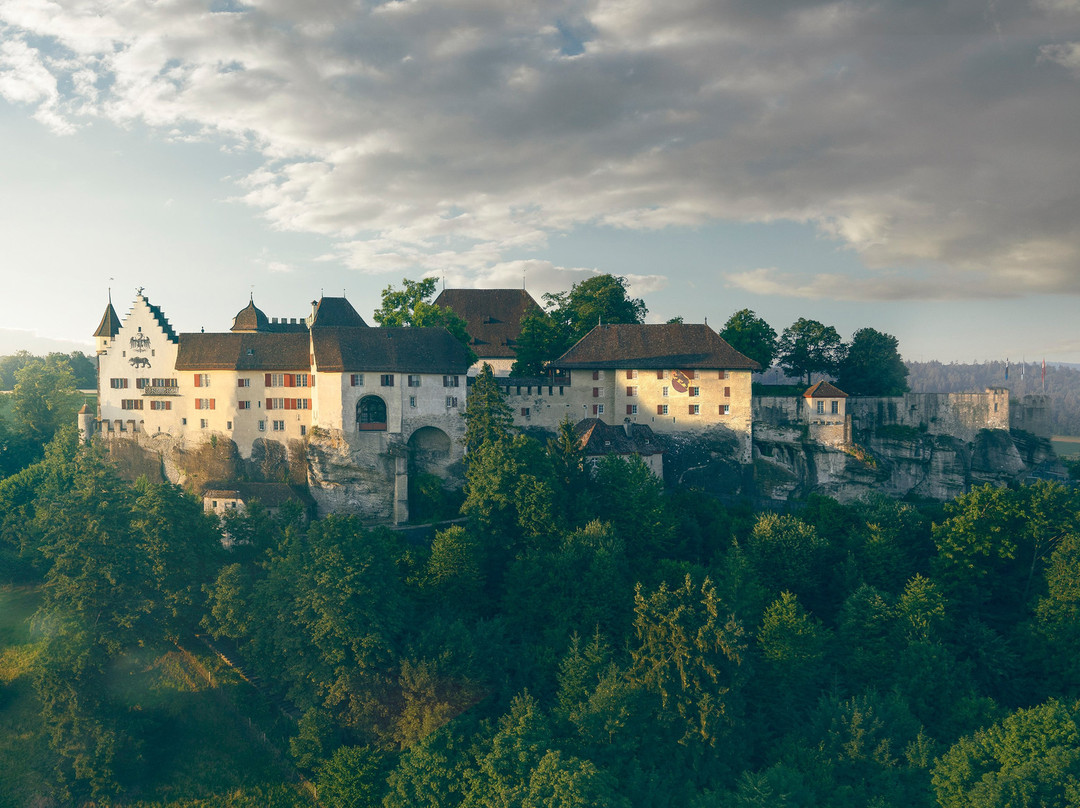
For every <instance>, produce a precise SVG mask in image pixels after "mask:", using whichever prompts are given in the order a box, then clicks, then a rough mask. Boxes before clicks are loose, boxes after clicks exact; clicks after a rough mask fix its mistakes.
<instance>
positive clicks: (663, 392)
mask: <svg viewBox="0 0 1080 808" xmlns="http://www.w3.org/2000/svg"><path fill="white" fill-rule="evenodd" d="M667 394H668V389H667V386H666V385H665V387H664V389H663V391H662V392H661V393H660V395H662V396H663V397H664V398H667Z"/></svg>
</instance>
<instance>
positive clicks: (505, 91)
mask: <svg viewBox="0 0 1080 808" xmlns="http://www.w3.org/2000/svg"><path fill="white" fill-rule="evenodd" d="M213 8H216V9H218V8H219V9H222V10H221V11H208V10H207V7H206V5H205V4H204V3H200V2H195V0H168V1H167V2H158V3H152V4H141V3H102V2H99V0H50V1H49V2H41V3H36V4H30V3H26V2H23V0H0V27H2V28H3V32H4V33H5V34H6V36H5V42H4V45H3V49H2V50H0V95H3V96H4V97H5V98H6V99H8V100H9V101H11V102H13V103H19V104H25V105H27V106H31V107H33V108H34V109H35V114H36V115H37V117H38V118H39V119H40V120H42V122H43V123H44V124H45V125H47V126H50V127H51V128H53V129H54V130H55V131H70V129H71V128H73V127H75V126H77V125H80V123H81V122H82V121H84V120H86V119H88V118H91V117H104V118H107V119H110V120H112V121H114V122H117V123H119V124H122V125H129V124H131V123H133V122H139V123H143V124H146V125H149V126H151V127H156V128H157V129H158V130H159V131H160V133H161V135H162V136H163V137H165V138H170V139H176V140H190V139H211V138H212V139H217V140H223V141H224V142H225V143H226V144H227V145H228V147H229V148H246V149H251V150H254V151H256V152H257V153H259V154H260V155H262V157H263V163H262V165H261V166H260V167H259V168H258V170H256V171H253V172H252V173H251V174H250V175H249V176H248V177H247V178H246V179H244V180H243V181H242V182H241V183H239V185H238V196H237V199H240V200H243V202H245V203H246V204H249V205H252V206H253V207H255V208H257V209H258V210H260V211H262V213H263V214H264V215H265V216H266V217H267V219H268V220H269V221H270V222H271V223H272V225H273V226H274V227H277V228H280V229H283V230H295V231H302V232H312V233H319V234H323V235H326V236H329V237H330V238H332V239H333V240H334V242H335V250H334V252H333V253H332V256H333V257H334V258H336V259H337V260H340V261H343V262H344V263H345V264H346V265H348V266H351V267H354V268H356V269H357V270H360V271H365V272H383V273H385V272H392V273H397V272H406V271H413V270H415V269H419V270H420V271H425V272H429V273H441V272H443V271H446V272H447V273H452V274H455V276H456V277H460V278H461V279H463V281H467V280H470V281H474V282H478V281H479V279H481V278H495V277H502V276H503V275H507V276H509V274H510V273H512V272H513V268H514V267H515V266H516V264H515V261H518V260H520V259H522V257H523V256H533V255H536V254H538V253H539V252H540V251H542V250H543V248H544V247H545V246H546V244H547V241H548V239H549V238H550V236H551V235H552V234H556V233H561V232H566V231H569V230H572V229H573V228H575V227H579V226H583V225H603V226H607V227H615V228H624V229H633V230H652V229H660V228H665V227H694V226H698V225H701V224H704V223H707V222H709V221H712V220H717V219H724V220H732V221H746V222H771V221H778V220H791V221H795V222H803V223H812V224H813V225H815V226H816V227H818V228H819V230H820V232H821V233H822V235H823V237H826V238H830V239H834V240H835V241H836V242H837V244H838V245H839V246H842V247H845V248H848V249H850V250H852V251H854V252H855V253H856V254H857V255H858V257H859V259H860V260H861V262H862V263H863V265H864V266H865V267H867V268H868V271H867V274H866V276H865V277H863V278H861V279H857V280H856V282H852V280H851V279H850V278H846V277H845V278H841V277H839V276H830V275H820V276H817V277H815V278H808V279H801V280H800V279H797V278H794V277H792V276H791V275H790V273H789V274H788V275H782V274H780V273H773V274H771V275H770V274H767V273H766V274H762V273H763V272H764V271H762V270H758V271H756V273H744V274H742V275H736V276H732V277H731V278H730V279H729V281H730V282H731V283H733V284H735V285H741V288H750V287H754V288H757V289H761V290H766V289H767V290H771V291H770V292H768V293H770V294H781V293H788V294H790V293H791V289H792V288H794V289H797V290H800V291H799V294H801V295H804V296H811V295H825V294H829V295H839V296H842V297H846V298H849V299H850V298H852V297H853V296H854V297H857V298H858V299H869V298H874V297H894V296H901V297H905V298H908V299H916V298H918V299H922V298H923V297H930V298H951V297H953V296H957V297H978V296H985V295H991V296H994V295H1006V294H1023V293H1024V290H1031V291H1039V292H1061V293H1067V294H1075V293H1077V292H1078V291H1080V289H1078V283H1077V278H1078V277H1080V192H1078V191H1077V190H1076V189H1077V188H1080V151H1078V150H1077V149H1076V147H1075V132H1076V131H1078V130H1080V105H1077V104H1076V103H1075V98H1076V92H1077V90H1078V85H1077V82H1078V80H1080V56H1078V55H1077V54H1078V51H1077V47H1078V46H1077V44H1076V43H1077V42H1080V14H1078V13H1077V4H1076V3H1075V2H1073V0H1032V2H1029V3H1025V2H1015V3H1009V4H1006V3H993V2H992V3H988V2H986V0H957V2H953V3H948V4H938V3H918V4H916V3H911V2H907V0H882V2H876V3H857V2H856V3H852V2H841V1H840V0H798V1H797V2H794V1H793V2H789V3H781V4H776V3H759V2H752V0H674V1H673V2H671V3H663V4H658V3H655V2H650V1H649V0H552V1H551V2H546V3H540V4H534V3H514V2H510V0H446V1H445V2H439V3H429V2H421V0H415V1H413V0H400V1H398V2H388V3H376V2H370V3H363V2H361V3H352V2H345V0H328V2H321V3H318V4H314V5H313V4H310V3H303V2H299V0H257V2H251V3H246V4H243V5H240V4H228V5H225V4H216V5H214V6H213ZM927 32H933V33H927ZM28 42H33V43H34V47H31V46H30V45H28V44H27V43H28ZM545 271H550V272H554V271H555V270H554V269H551V270H545ZM559 271H563V270H559ZM565 271H566V272H570V273H572V272H574V271H577V270H565ZM541 276H542V275H541ZM543 277H546V276H543ZM553 277H554V276H553ZM566 277H570V275H567V276H566ZM642 283H644V282H642ZM637 285H638V282H635V288H637ZM641 288H642V289H643V290H644V289H646V288H647V287H646V286H641ZM785 290H787V291H785ZM827 290H832V291H827Z"/></svg>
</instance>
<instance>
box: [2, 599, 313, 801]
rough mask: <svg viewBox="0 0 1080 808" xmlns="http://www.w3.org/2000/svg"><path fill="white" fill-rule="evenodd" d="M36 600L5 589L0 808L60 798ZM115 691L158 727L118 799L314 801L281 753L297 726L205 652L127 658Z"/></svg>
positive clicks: (120, 663)
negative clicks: (40, 670)
mask: <svg viewBox="0 0 1080 808" xmlns="http://www.w3.org/2000/svg"><path fill="white" fill-rule="evenodd" d="M39 602H40V595H39V592H38V591H37V590H36V589H34V588H30V587H25V588H13V587H0V808H25V806H28V805H51V804H54V803H52V802H51V801H50V798H51V797H52V796H53V793H54V780H55V774H54V771H55V762H56V760H55V757H54V756H53V753H52V752H51V750H50V749H49V744H48V738H47V737H46V735H45V730H44V727H43V726H42V723H41V719H40V716H39V712H38V703H37V697H36V695H35V694H34V690H33V686H32V682H31V668H32V666H33V664H34V659H35V657H36V655H37V654H38V652H39V651H40V643H39V642H35V640H34V637H33V636H32V635H31V631H30V623H29V618H30V616H31V615H32V614H33V613H34V611H35V610H36V609H37V607H38V604H39ZM112 692H113V694H114V697H115V698H116V700H117V701H119V702H120V703H123V704H125V705H127V706H128V707H129V708H131V709H136V710H138V711H139V712H140V713H141V714H142V715H144V716H147V717H150V718H152V719H153V723H154V725H155V726H156V730H155V732H154V734H153V738H152V739H149V740H148V742H147V744H146V747H145V750H144V753H143V756H142V760H140V761H137V762H133V765H132V767H131V768H133V769H134V770H135V771H137V772H138V777H137V779H138V783H137V784H134V783H133V784H132V787H131V789H130V790H129V792H128V793H127V794H125V795H124V799H123V800H121V801H120V802H119V803H117V804H118V805H124V804H127V805H132V806H135V805H137V806H140V807H141V808H151V807H153V808H180V807H181V806H183V808H188V807H189V806H190V807H191V808H194V807H195V806H204V805H205V806H234V807H235V808H240V806H248V805H250V806H252V807H253V808H254V806H275V808H276V807H277V806H281V807H282V808H291V807H292V806H308V805H310V803H309V801H308V800H307V799H306V797H304V796H303V795H302V794H301V792H300V791H299V789H298V787H297V786H296V785H294V784H293V783H292V782H291V779H292V778H291V777H290V771H291V770H290V768H289V766H288V764H287V763H285V758H284V755H283V754H282V749H283V747H284V744H285V739H286V738H287V737H288V734H289V733H290V732H291V731H293V730H292V727H291V726H289V725H288V722H287V721H286V720H285V719H284V718H283V717H281V716H280V714H279V713H277V711H276V710H275V709H274V708H273V706H272V705H270V704H269V702H267V701H266V700H265V699H263V698H262V697H260V696H259V695H258V694H257V693H256V692H255V691H253V690H252V688H251V687H250V685H248V684H246V683H245V682H243V681H242V680H241V679H240V678H239V677H238V676H237V675H236V674H235V673H233V672H232V671H231V670H230V669H229V668H228V667H227V666H226V665H224V663H222V662H221V661H220V660H218V658H217V657H214V656H212V655H211V654H209V652H207V651H205V649H201V647H200V648H198V649H197V648H195V646H194V645H193V646H192V648H191V649H190V652H189V651H186V650H182V649H168V650H165V649H158V650H157V651H151V650H149V649H142V650H141V651H140V652H139V653H137V654H129V655H127V656H124V657H122V658H120V659H118V660H117V662H116V665H115V666H114V668H113V670H112ZM249 719H251V720H250V721H249Z"/></svg>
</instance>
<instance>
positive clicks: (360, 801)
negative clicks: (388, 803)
mask: <svg viewBox="0 0 1080 808" xmlns="http://www.w3.org/2000/svg"><path fill="white" fill-rule="evenodd" d="M388 764H389V760H388V758H387V756H386V754H385V753H384V752H381V751H379V750H378V749H375V748H372V747H370V746H343V747H341V748H340V749H338V750H337V751H336V752H334V754H333V755H332V756H331V758H330V759H329V760H328V761H326V763H324V764H323V765H322V766H320V767H319V772H318V779H317V782H318V794H319V802H320V803H322V804H323V805H326V806H328V808H368V806H372V805H379V804H380V803H381V802H382V799H383V797H384V796H385V794H386V792H387V784H386V777H387V775H388V774H389V765H388Z"/></svg>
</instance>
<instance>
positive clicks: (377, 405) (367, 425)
mask: <svg viewBox="0 0 1080 808" xmlns="http://www.w3.org/2000/svg"><path fill="white" fill-rule="evenodd" d="M356 427H357V429H359V430H360V431H361V432H385V431H386V402H385V401H383V400H382V399H381V398H379V397H378V396H364V397H363V398H362V399H360V400H359V401H358V402H356Z"/></svg>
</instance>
